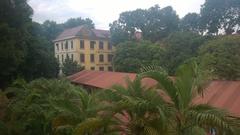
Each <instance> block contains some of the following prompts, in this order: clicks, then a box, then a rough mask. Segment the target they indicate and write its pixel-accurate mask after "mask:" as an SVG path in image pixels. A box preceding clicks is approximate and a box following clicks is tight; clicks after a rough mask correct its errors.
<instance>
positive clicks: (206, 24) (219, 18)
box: [200, 0, 240, 35]
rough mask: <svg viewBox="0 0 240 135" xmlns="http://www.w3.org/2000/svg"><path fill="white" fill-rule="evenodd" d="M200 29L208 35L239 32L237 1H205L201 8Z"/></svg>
mask: <svg viewBox="0 0 240 135" xmlns="http://www.w3.org/2000/svg"><path fill="white" fill-rule="evenodd" d="M200 15H201V21H200V23H201V27H202V28H203V30H205V31H206V32H207V33H208V34H214V35H218V34H221V33H222V31H223V32H224V33H225V34H228V35H229V34H233V33H236V32H239V30H240V1H239V0H206V1H205V3H204V4H203V5H202V7H201V13H200Z"/></svg>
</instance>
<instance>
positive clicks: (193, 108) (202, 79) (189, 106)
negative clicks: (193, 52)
mask: <svg viewBox="0 0 240 135" xmlns="http://www.w3.org/2000/svg"><path fill="white" fill-rule="evenodd" d="M206 75H207V72H203V71H202V70H200V67H199V66H198V64H197V63H196V62H195V61H189V62H187V63H185V64H183V65H181V66H180V67H179V68H178V70H177V73H176V78H175V79H174V81H173V80H171V79H170V78H169V77H168V76H167V75H166V74H163V73H161V72H158V71H154V70H151V71H146V72H143V73H141V74H140V75H139V76H140V78H152V79H154V80H156V81H157V85H156V87H157V88H159V89H160V91H162V92H163V93H164V94H163V95H164V96H163V97H162V96H159V98H164V97H165V98H164V99H165V100H164V99H163V101H165V102H166V104H168V105H170V108H171V109H169V110H170V111H171V112H170V113H169V114H170V115H171V116H170V117H167V122H166V123H167V124H169V128H170V131H171V133H175V134H177V135H188V134H189V135H191V134H199V135H200V134H207V133H206V131H208V130H209V129H210V128H213V127H214V128H215V129H216V131H217V133H219V134H224V133H226V134H233V130H232V128H233V127H234V126H239V125H238V124H239V121H238V120H237V119H232V117H231V116H230V115H229V114H228V113H226V112H225V111H223V110H221V109H217V108H215V107H212V106H210V105H208V104H194V102H193V99H194V98H195V97H196V96H197V95H198V94H201V93H202V92H203V90H204V88H205V86H206V85H207V82H208V81H207V79H206ZM160 114H162V113H160ZM235 122H236V123H235ZM232 123H235V125H232ZM237 123H238V124H237Z"/></svg>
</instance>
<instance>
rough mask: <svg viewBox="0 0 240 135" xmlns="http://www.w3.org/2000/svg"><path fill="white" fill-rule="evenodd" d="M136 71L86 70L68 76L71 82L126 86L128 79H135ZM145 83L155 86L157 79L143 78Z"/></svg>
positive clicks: (105, 86)
mask: <svg viewBox="0 0 240 135" xmlns="http://www.w3.org/2000/svg"><path fill="white" fill-rule="evenodd" d="M135 77H136V74H135V73H123V72H107V71H90V70H84V71H81V72H78V73H76V74H74V75H71V76H69V77H68V79H69V80H71V82H73V83H76V84H80V85H87V86H92V87H96V88H101V89H107V88H111V87H112V86H113V85H114V84H118V85H123V86H126V79H127V78H129V79H130V80H134V79H135ZM143 84H144V85H148V86H153V85H154V84H156V81H154V80H152V79H148V78H145V79H143Z"/></svg>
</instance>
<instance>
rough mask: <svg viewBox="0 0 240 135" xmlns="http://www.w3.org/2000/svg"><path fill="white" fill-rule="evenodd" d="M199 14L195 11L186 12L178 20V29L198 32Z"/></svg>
mask: <svg viewBox="0 0 240 135" xmlns="http://www.w3.org/2000/svg"><path fill="white" fill-rule="evenodd" d="M199 23H200V15H199V14H197V13H188V14H187V15H185V16H184V17H183V18H182V19H181V20H180V26H179V27H180V29H181V30H182V31H187V32H193V33H197V34H199V33H200V24H199Z"/></svg>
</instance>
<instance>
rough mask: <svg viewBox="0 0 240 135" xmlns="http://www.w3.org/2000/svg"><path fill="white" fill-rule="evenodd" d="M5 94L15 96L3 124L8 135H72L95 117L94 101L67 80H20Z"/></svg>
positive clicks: (11, 99)
mask: <svg viewBox="0 0 240 135" xmlns="http://www.w3.org/2000/svg"><path fill="white" fill-rule="evenodd" d="M5 93H6V94H7V95H10V94H11V95H14V96H13V97H11V98H9V100H10V102H11V104H8V109H7V111H6V117H5V119H4V120H3V122H4V125H5V129H4V130H7V131H8V133H9V135H12V134H15V135H22V134H25V135H34V134H38V135H46V134H64V135H66V134H67V133H69V134H72V133H73V131H74V128H75V127H77V125H78V124H79V123H81V122H82V121H84V120H85V119H87V118H89V117H93V116H95V115H96V113H97V111H96V107H97V102H95V101H96V100H95V99H96V98H94V97H93V96H91V95H89V94H88V93H87V92H86V91H85V90H83V89H82V88H80V87H78V86H74V85H72V84H71V83H70V82H68V81H67V80H46V79H38V80H34V81H32V82H30V83H26V82H25V81H23V80H21V79H19V80H17V81H16V82H15V83H14V85H13V86H12V87H10V88H8V89H7V90H6V91H5ZM10 102H9V103H10ZM1 133H2V131H1ZM6 135H8V134H6Z"/></svg>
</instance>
